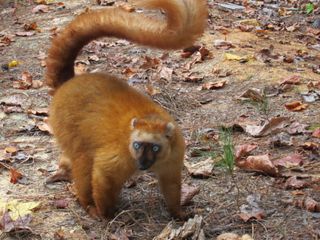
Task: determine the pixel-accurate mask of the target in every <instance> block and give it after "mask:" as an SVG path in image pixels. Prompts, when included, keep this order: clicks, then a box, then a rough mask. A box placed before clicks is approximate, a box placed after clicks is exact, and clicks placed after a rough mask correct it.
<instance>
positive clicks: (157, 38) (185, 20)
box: [46, 0, 207, 89]
mask: <svg viewBox="0 0 320 240" xmlns="http://www.w3.org/2000/svg"><path fill="white" fill-rule="evenodd" d="M137 5H138V6H142V7H146V8H151V9H162V10H164V11H165V12H166V17H167V21H161V20H159V19H152V18H150V17H148V16H143V15H142V14H138V13H130V12H128V11H125V10H123V9H121V8H107V9H103V10H97V11H89V12H87V13H84V14H82V15H79V16H78V17H76V18H75V19H74V20H73V21H72V22H71V23H70V24H69V25H68V26H67V27H66V28H65V29H64V30H63V31H62V32H61V33H59V34H58V36H57V37H55V38H54V39H53V41H52V45H51V48H50V49H49V53H48V58H47V73H46V82H47V84H48V85H49V86H50V87H52V88H54V89H56V88H58V87H59V86H61V85H62V84H63V83H64V82H66V81H67V80H68V79H70V78H72V77H73V76H74V61H75V59H76V57H77V55H78V53H79V51H80V50H81V49H82V47H83V46H84V45H86V44H87V43H89V42H90V41H92V40H94V39H97V38H99V37H116V38H122V39H127V40H129V41H131V42H135V43H138V44H141V45H145V46H150V47H156V48H161V49H179V48H184V47H189V46H191V45H192V44H193V42H194V41H195V40H196V39H197V38H198V37H199V36H200V35H201V34H202V33H203V31H204V28H205V26H206V19H207V7H206V1H205V0H139V1H137Z"/></svg>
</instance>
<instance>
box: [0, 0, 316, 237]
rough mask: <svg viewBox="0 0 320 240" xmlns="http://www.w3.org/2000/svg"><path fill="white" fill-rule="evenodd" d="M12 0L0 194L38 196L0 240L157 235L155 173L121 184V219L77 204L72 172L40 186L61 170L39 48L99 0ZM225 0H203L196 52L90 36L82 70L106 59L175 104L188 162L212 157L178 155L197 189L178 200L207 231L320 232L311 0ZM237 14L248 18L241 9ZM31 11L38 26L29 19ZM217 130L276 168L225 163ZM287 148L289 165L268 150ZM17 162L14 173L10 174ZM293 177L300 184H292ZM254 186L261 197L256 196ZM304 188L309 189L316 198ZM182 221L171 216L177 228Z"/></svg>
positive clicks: (159, 214)
mask: <svg viewBox="0 0 320 240" xmlns="http://www.w3.org/2000/svg"><path fill="white" fill-rule="evenodd" d="M16 2H17V5H15V6H14V5H13V3H12V1H1V2H0V4H1V5H0V7H1V8H0V22H1V24H0V38H1V42H0V52H1V56H2V57H1V59H0V63H1V65H2V69H1V72H0V83H1V89H0V104H1V106H0V107H1V108H0V119H1V123H0V139H1V143H0V150H1V155H0V196H1V200H2V201H10V200H14V199H17V200H19V201H21V202H34V201H39V202H40V203H41V205H40V206H39V207H38V208H37V209H36V210H35V211H34V213H33V214H32V221H31V222H30V223H28V227H29V229H28V231H26V230H24V231H18V230H12V231H11V232H10V233H6V231H5V230H4V229H2V230H3V232H2V233H1V236H0V239H152V238H154V237H155V236H157V235H159V234H160V233H161V231H162V229H163V228H164V227H165V226H166V225H167V224H168V223H169V222H170V221H171V218H170V217H169V215H168V213H167V211H166V208H165V204H164V201H163V199H162V197H161V195H160V193H159V190H158V187H157V184H156V179H155V178H154V177H153V175H152V174H150V173H143V174H142V175H140V176H139V177H136V178H135V179H134V180H133V183H134V184H127V185H126V186H125V187H124V189H123V192H122V194H121V202H120V203H119V208H118V211H117V213H116V217H115V218H114V219H112V220H111V221H106V220H105V221H102V222H97V221H96V220H93V219H91V218H90V217H89V216H88V215H87V214H86V212H85V211H84V210H83V209H82V208H81V207H80V205H79V203H78V202H77V200H76V197H75V195H74V191H73V188H72V184H71V183H65V182H60V183H54V184H45V181H46V178H47V177H48V176H49V175H51V174H52V173H53V172H54V171H55V170H56V168H57V160H58V154H59V151H58V149H57V147H56V145H55V143H54V139H53V137H52V135H50V134H49V133H48V131H47V125H46V123H45V120H46V117H47V107H48V105H49V103H50V99H51V97H50V96H49V94H48V87H46V86H45V85H43V84H42V83H43V81H44V73H45V66H44V63H43V60H44V58H45V54H46V52H47V49H48V48H49V46H50V40H51V38H52V35H53V34H54V32H55V31H56V28H61V27H62V26H64V25H65V24H66V23H68V22H69V21H70V20H71V19H72V18H73V17H74V16H75V15H77V14H79V13H81V12H84V11H85V10H86V9H88V8H90V9H91V8H99V7H101V6H98V5H97V3H95V2H93V1H89V0H78V1H76V0H71V1H61V2H62V3H59V4H58V3H56V1H51V4H48V5H45V6H44V7H43V6H42V7H39V6H38V9H36V8H35V7H36V6H37V5H36V3H33V1H16ZM35 2H37V1H35ZM48 2H49V1H48ZM108 2H112V1H108ZM119 2H120V1H116V4H119ZM220 2H222V1H209V8H210V9H209V11H210V12H209V13H210V14H209V19H208V23H209V24H208V28H207V29H206V32H205V33H204V35H203V37H202V38H201V39H199V40H198V42H197V43H196V45H199V46H202V48H201V49H200V50H199V51H198V50H195V51H194V53H193V54H192V55H191V52H190V51H191V50H189V51H184V52H182V51H174V52H169V53H168V52H164V51H161V50H154V49H148V48H143V47H139V46H136V45H134V44H131V43H128V42H126V41H122V40H117V39H100V40H98V41H95V42H93V43H91V44H89V45H88V46H86V47H85V49H84V51H83V52H82V54H81V55H80V56H79V57H78V61H77V71H78V72H81V71H108V72H112V73H113V74H117V75H119V76H120V77H122V78H124V79H128V81H129V83H130V84H132V86H133V87H136V88H138V89H140V90H141V91H143V92H145V93H146V94H149V95H150V96H151V97H152V98H153V99H154V100H155V101H156V102H158V103H159V104H160V105H162V106H163V107H164V108H166V109H167V110H168V111H169V112H170V113H171V114H172V115H174V116H175V118H176V119H177V121H178V123H179V125H180V126H181V128H182V130H183V133H184V136H185V139H186V143H187V153H186V160H185V161H186V162H188V163H197V162H201V161H203V160H207V159H209V161H210V164H211V165H212V166H214V168H213V169H212V170H210V172H209V174H205V176H203V174H202V173H201V174H200V175H201V176H200V177H199V176H198V177H194V176H193V175H192V173H190V170H189V171H188V170H187V167H186V168H185V169H184V171H183V182H184V183H185V184H188V185H189V186H195V187H197V188H198V189H200V192H199V193H198V194H196V195H195V196H194V197H193V198H192V200H189V201H188V204H187V205H186V206H184V207H183V209H184V211H185V212H186V213H187V215H188V216H189V217H193V216H194V215H199V216H202V218H203V223H202V229H203V231H204V234H205V237H206V239H215V238H216V237H217V236H218V235H219V234H221V233H224V232H234V233H237V234H239V235H243V234H249V235H250V236H252V238H253V239H258V240H260V239H319V237H320V228H319V226H320V215H319V211H320V187H319V179H320V154H319V152H320V150H319V146H320V139H319V131H318V130H317V129H319V127H320V101H319V97H320V90H319V88H320V75H319V73H320V65H319V64H320V53H319V36H320V30H319V26H318V25H319V24H318V25H317V24H316V23H317V6H316V5H315V6H314V7H315V9H313V11H314V12H313V13H310V14H307V13H306V10H305V7H306V5H305V2H308V1H305V2H303V1H288V2H289V3H286V1H252V3H251V5H250V4H248V3H247V4H248V5H246V4H245V2H246V1H233V2H234V3H236V4H240V3H241V2H243V3H244V4H245V6H246V8H245V9H243V10H230V9H229V10H225V9H223V8H222V7H221V6H219V3H220ZM226 2H228V1H226ZM229 2H231V1H229ZM278 2H282V5H279V4H278ZM43 3H46V1H43ZM14 7H15V8H14ZM156 14H159V13H156ZM246 19H251V20H250V21H242V20H246ZM33 22H35V23H36V26H35V27H34V25H33V27H32V26H31V27H30V24H31V23H33ZM28 26H29V27H28ZM30 28H31V30H30ZM30 32H31V33H32V34H29V33H30ZM8 39H9V40H8ZM228 54H229V55H228ZM186 55H191V56H189V57H186ZM14 61H18V64H16V63H15V62H14ZM31 78H32V79H31ZM210 84H211V85H210ZM209 85H210V86H209ZM248 89H260V90H261V91H262V92H264V93H261V95H259V93H258V92H257V91H255V94H257V95H258V98H259V99H260V100H258V101H256V100H255V98H254V97H251V98H250V97H249V98H248V99H246V100H243V96H242V97H241V95H242V94H243V93H244V92H245V91H247V90H248ZM255 96H256V95H255ZM303 96H307V97H305V98H303ZM294 101H300V103H299V104H300V105H298V106H297V108H299V107H300V108H301V109H297V108H296V109H293V110H292V108H291V109H288V108H286V107H285V104H287V103H291V102H294ZM304 104H307V105H304ZM279 117H287V118H288V119H287V118H286V119H285V123H284V124H281V126H279V127H277V126H275V127H274V129H273V127H271V129H272V130H275V131H271V130H270V131H268V133H266V134H258V135H255V134H253V133H252V132H250V130H248V128H247V127H248V126H249V125H259V126H261V125H263V124H264V123H266V122H272V119H277V118H279ZM221 128H224V129H227V128H229V129H232V134H231V135H232V137H233V140H232V142H233V143H232V146H233V145H234V146H235V148H236V149H239V146H241V145H242V146H243V145H245V144H251V146H253V145H255V149H254V150H253V152H251V153H250V155H252V156H258V158H259V157H260V156H261V155H266V156H267V158H269V159H270V161H271V164H272V169H273V170H274V169H276V171H277V173H276V174H274V172H271V173H270V171H266V169H265V167H262V168H258V169H257V167H252V168H253V169H251V170H248V166H247V165H246V164H247V163H246V160H247V158H246V156H239V155H237V154H236V160H237V161H244V162H245V164H244V165H241V164H240V163H237V166H236V167H235V169H234V170H233V172H232V173H228V171H227V170H226V168H224V167H221V164H217V162H218V161H219V160H221V158H222V157H221V156H222V155H223V150H222V148H223V145H224V142H223V140H222V138H221V134H222V133H221V130H220V129H221ZM292 129H293V130H292ZM219 136H220V137H219ZM292 154H298V156H299V159H300V160H301V162H299V164H298V165H295V163H292V165H290V166H284V167H282V168H280V167H279V166H278V165H277V166H276V164H275V163H276V162H277V160H279V159H282V158H283V157H287V156H289V157H290V156H292ZM9 169H11V173H10V171H9ZM252 170H254V171H252ZM257 170H259V171H257ZM15 171H17V172H20V173H21V174H22V176H23V177H22V178H21V179H18V180H17V179H15V178H14V177H13V175H14V172H15ZM290 177H291V179H294V180H297V179H298V180H300V181H301V182H302V183H304V184H302V185H299V186H297V184H289V183H288V179H290ZM18 178H19V177H18ZM10 181H11V182H10ZM301 182H300V183H301ZM250 197H251V199H252V198H254V199H255V200H254V202H257V204H258V205H259V206H253V205H254V204H253V203H252V201H250ZM305 199H313V201H314V202H313V203H314V204H313V207H310V206H308V204H307V203H306V202H304V201H305ZM245 204H247V205H248V204H249V206H247V207H249V208H251V209H259V211H260V210H261V211H263V214H262V215H256V214H254V213H253V214H252V216H251V215H250V216H251V217H250V219H249V220H245V219H244V217H243V214H244V213H247V212H245V210H244V207H245V206H244V205H245ZM251 213H252V212H250V211H249V214H251ZM0 214H3V213H1V212H0ZM241 214H242V215H241ZM2 221H4V220H3V219H2ZM183 223H184V222H183V221H179V220H175V221H174V226H175V227H178V226H182V225H183ZM0 226H1V225H0ZM2 226H3V223H2Z"/></svg>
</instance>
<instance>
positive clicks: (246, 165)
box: [236, 154, 278, 176]
mask: <svg viewBox="0 0 320 240" xmlns="http://www.w3.org/2000/svg"><path fill="white" fill-rule="evenodd" d="M236 165H237V166H238V167H239V168H242V169H245V170H251V171H256V172H261V173H265V174H268V175H271V176H276V175H277V174H278V170H277V169H276V167H275V166H274V165H273V163H272V161H271V160H270V158H269V155H268V154H265V155H258V156H249V157H247V158H246V159H245V160H238V161H236Z"/></svg>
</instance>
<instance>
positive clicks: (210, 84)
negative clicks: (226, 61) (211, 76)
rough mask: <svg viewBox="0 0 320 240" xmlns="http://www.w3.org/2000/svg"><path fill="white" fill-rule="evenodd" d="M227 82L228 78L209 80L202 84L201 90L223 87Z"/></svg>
mask: <svg viewBox="0 0 320 240" xmlns="http://www.w3.org/2000/svg"><path fill="white" fill-rule="evenodd" d="M226 83H227V80H222V81H218V82H207V83H204V84H202V86H201V90H211V89H220V88H223V87H224V86H225V85H226Z"/></svg>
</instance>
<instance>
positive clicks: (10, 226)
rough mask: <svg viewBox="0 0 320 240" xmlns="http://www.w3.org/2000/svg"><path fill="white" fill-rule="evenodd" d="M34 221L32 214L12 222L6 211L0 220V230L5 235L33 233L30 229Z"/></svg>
mask: <svg viewBox="0 0 320 240" xmlns="http://www.w3.org/2000/svg"><path fill="white" fill-rule="evenodd" d="M31 221H32V216H31V215H30V214H28V215H25V216H22V217H19V218H18V219H17V220H15V221H14V220H12V218H11V217H10V215H9V213H8V212H7V211H6V212H5V213H4V214H3V215H2V217H1V218H0V230H1V231H3V232H5V233H10V232H15V231H16V232H21V231H23V232H32V229H31V228H30V227H29V225H30V223H31Z"/></svg>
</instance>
